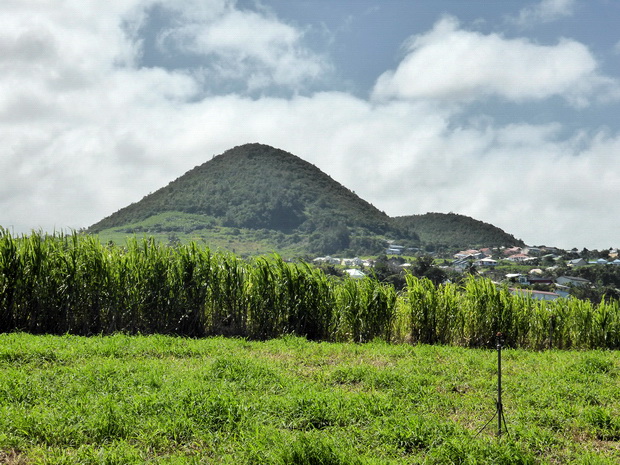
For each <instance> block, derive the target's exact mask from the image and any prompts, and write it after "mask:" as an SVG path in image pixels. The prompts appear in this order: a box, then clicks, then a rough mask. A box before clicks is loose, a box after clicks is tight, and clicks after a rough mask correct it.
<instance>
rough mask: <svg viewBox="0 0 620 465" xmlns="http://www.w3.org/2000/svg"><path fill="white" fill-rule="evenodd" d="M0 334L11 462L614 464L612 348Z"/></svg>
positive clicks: (617, 432)
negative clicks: (499, 419) (499, 350)
mask: <svg viewBox="0 0 620 465" xmlns="http://www.w3.org/2000/svg"><path fill="white" fill-rule="evenodd" d="M496 363H497V354H496V352H495V351H493V350H484V349H465V348H458V347H444V346H430V345H418V346H411V345H407V344H387V343H385V342H371V343H368V344H352V343H348V344H336V343H325V342H321V343H319V342H308V341H306V340H305V339H302V338H294V337H285V338H280V339H274V340H270V341H267V342H248V341H245V340H242V339H225V338H205V339H187V338H179V337H167V336H148V337H146V336H123V335H114V336H106V337H91V338H84V337H77V336H31V335H27V334H1V335H0V463H12V464H30V463H50V464H51V463H55V464H60V463H63V464H76V463H84V464H86V463H93V464H94V463H97V464H99V463H101V464H126V463H129V464H130V463H153V464H155V463H157V464H164V463H165V464H171V463H227V464H340V465H346V464H538V463H541V464H546V463H549V464H567V463H574V464H616V463H619V462H620V447H619V444H620V443H619V442H618V441H619V440H620V417H619V413H620V404H619V401H620V383H619V381H620V380H619V374H620V361H619V360H618V352H614V351H546V352H533V351H524V350H504V351H503V387H504V393H503V405H504V412H505V417H506V422H507V427H508V434H504V435H503V436H502V437H501V438H497V436H496V429H497V424H496V422H495V420H494V421H491V423H490V424H489V425H488V426H487V427H486V428H485V424H486V423H487V422H489V420H491V419H492V417H493V414H494V412H495V409H496V405H495V394H496V392H495V390H496V380H497V379H496Z"/></svg>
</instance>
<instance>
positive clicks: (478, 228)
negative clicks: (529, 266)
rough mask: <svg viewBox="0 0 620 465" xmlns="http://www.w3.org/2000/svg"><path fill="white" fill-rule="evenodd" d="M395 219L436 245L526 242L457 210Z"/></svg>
mask: <svg viewBox="0 0 620 465" xmlns="http://www.w3.org/2000/svg"><path fill="white" fill-rule="evenodd" d="M394 221H395V223H396V224H397V225H398V226H399V227H401V228H402V229H405V230H407V231H408V232H409V234H416V235H417V236H418V237H419V238H420V240H421V241H422V243H424V244H428V245H431V246H434V247H443V248H448V249H458V248H468V247H485V246H486V247H500V246H511V245H514V246H524V245H525V244H524V242H523V241H522V240H520V239H516V238H515V237H514V236H513V235H511V234H508V233H506V232H504V231H503V230H501V229H500V228H498V227H496V226H493V225H492V224H488V223H484V222H482V221H478V220H475V219H473V218H470V217H468V216H464V215H458V214H456V213H426V214H424V215H411V216H400V217H396V218H394Z"/></svg>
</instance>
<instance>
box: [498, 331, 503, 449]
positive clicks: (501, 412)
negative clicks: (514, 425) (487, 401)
mask: <svg viewBox="0 0 620 465" xmlns="http://www.w3.org/2000/svg"><path fill="white" fill-rule="evenodd" d="M502 418H503V408H502V339H501V335H500V334H498V335H497V437H501V436H502Z"/></svg>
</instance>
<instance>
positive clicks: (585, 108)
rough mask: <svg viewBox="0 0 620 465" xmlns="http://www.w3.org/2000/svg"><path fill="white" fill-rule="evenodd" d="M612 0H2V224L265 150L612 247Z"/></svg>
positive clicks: (93, 209) (381, 189) (339, 176)
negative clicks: (231, 155)
mask: <svg viewBox="0 0 620 465" xmlns="http://www.w3.org/2000/svg"><path fill="white" fill-rule="evenodd" d="M619 31H620V2H619V1H617V0H587V1H586V0H534V1H531V2H530V1H525V0H524V1H509V0H506V1H501V2H498V1H488V0H486V1H482V0H479V1H476V0H471V1H463V0H453V1H441V0H439V1H438V0H435V1H426V0H420V1H415V2H414V1H385V0H383V1H371V0H349V1H346V0H345V1H338V2H333V1H328V0H306V1H304V0H298V1H289V0H270V1H268V0H238V1H233V0H182V1H177V0H110V1H106V2H95V1H83V0H63V1H60V0H58V1H51V0H50V1H40V0H5V1H3V2H2V3H1V4H0V71H1V72H0V137H1V139H2V141H3V143H2V145H1V146H0V225H2V226H4V227H8V228H10V229H12V230H13V231H15V232H17V233H22V232H23V233H27V232H29V231H30V230H31V229H39V228H42V229H44V230H53V229H63V228H81V227H87V226H89V225H90V224H93V223H94V222H96V221H98V220H99V219H101V218H103V217H104V216H107V215H109V214H111V213H113V212H114V211H116V210H118V209H119V208H121V207H123V206H125V205H127V204H128V203H131V202H135V201H138V200H140V199H141V198H142V197H143V196H144V195H146V194H148V193H149V192H152V191H154V190H156V189H158V188H159V187H162V186H164V185H166V184H167V183H168V182H170V181H172V180H173V179H175V178H176V177H178V176H180V175H182V174H183V173H185V172H186V171H187V170H189V169H191V168H192V167H194V166H196V165H199V164H202V163H204V162H205V161H207V160H209V159H210V158H211V157H212V156H213V155H216V154H219V153H222V152H223V151H225V150H227V149H229V148H232V147H234V146H236V145H240V144H243V143H247V142H261V143H265V144H269V145H273V146H275V147H278V148H281V149H283V150H286V151H288V152H291V153H294V154H296V155H298V156H300V157H302V158H304V159H305V160H307V161H309V162H311V163H313V164H315V165H317V166H318V167H319V168H320V169H322V170H323V171H324V172H326V173H327V174H329V175H330V176H332V177H333V178H334V179H336V180H337V181H339V182H341V183H342V184H344V185H345V186H346V187H348V188H350V189H352V190H354V191H355V192H356V193H357V194H358V195H360V196H361V197H362V198H364V199H366V200H368V201H370V202H371V203H373V204H374V205H375V206H377V207H378V208H380V209H381V210H384V211H385V212H386V213H388V214H389V215H391V216H400V215H409V214H420V213H425V212H428V211H436V212H446V213H447V212H456V213H461V214H464V215H468V216H472V217H474V218H476V219H479V220H482V221H485V222H488V223H492V224H494V225H496V226H499V227H501V228H502V229H504V230H505V231H507V232H509V233H511V234H514V235H515V236H517V237H518V238H520V239H523V240H524V241H525V242H527V243H528V244H531V245H542V244H547V245H557V246H560V247H565V248H572V247H577V248H580V249H581V248H583V247H587V248H590V249H593V248H599V249H603V248H608V247H612V246H613V247H616V246H619V245H620V240H619V237H618V233H617V231H618V230H619V229H620V216H619V215H618V214H617V204H618V199H619V198H620V196H619V194H620V170H619V168H620V159H619V157H620V127H619V126H620V121H619V118H618V116H617V115H618V110H619V109H620V32H619Z"/></svg>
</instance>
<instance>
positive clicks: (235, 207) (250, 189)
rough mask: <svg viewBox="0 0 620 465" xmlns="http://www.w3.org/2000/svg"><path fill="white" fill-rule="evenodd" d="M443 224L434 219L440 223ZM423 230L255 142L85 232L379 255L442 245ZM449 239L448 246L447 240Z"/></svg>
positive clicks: (492, 233)
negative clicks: (250, 241) (274, 243)
mask: <svg viewBox="0 0 620 465" xmlns="http://www.w3.org/2000/svg"><path fill="white" fill-rule="evenodd" d="M431 215H433V214H431ZM434 215H443V214H434ZM174 218H177V219H178V221H177V223H176V224H175V219H174ZM459 218H461V219H462V221H461V222H462V223H463V224H465V223H467V224H469V225H470V226H471V227H474V228H479V227H480V225H481V224H486V223H482V222H477V220H473V219H470V220H472V221H473V222H472V221H469V220H465V218H467V217H463V216H461V215H457V218H454V217H451V220H452V222H453V223H454V225H457V224H458V223H459V221H458V220H459ZM438 222H440V221H439V220H438V217H434V224H438ZM476 222H477V223H476ZM423 224H424V215H412V216H409V217H397V218H391V217H389V216H388V215H387V214H386V213H385V212H382V211H380V210H379V209H378V208H376V207H375V206H374V205H372V204H371V203H369V202H367V201H366V200H364V199H362V198H360V197H359V196H357V195H356V194H355V193H354V192H352V191H351V190H349V189H347V188H346V187H345V186H343V185H341V184H340V183H338V182H337V181H335V180H333V179H332V178H331V177H330V176H329V175H328V174H326V173H324V172H323V171H321V170H320V169H319V168H317V167H316V166H315V165H313V164H311V163H309V162H307V161H305V160H303V159H301V158H300V157H298V156H296V155H293V154H291V153H288V152H285V151H284V150H280V149H276V148H273V147H270V146H268V145H263V144H259V143H252V144H244V145H240V146H237V147H234V148H232V149H229V150H227V151H225V152H223V153H222V154H219V155H216V156H214V157H213V158H212V159H211V160H209V161H207V162H205V163H203V164H201V165H198V166H195V167H194V168H192V169H191V170H189V171H188V172H186V173H185V174H183V175H182V176H180V177H178V178H177V179H175V180H173V181H172V182H170V183H169V184H168V185H166V186H164V187H162V188H160V189H158V190H157V191H155V192H153V193H151V194H149V195H147V196H145V197H144V198H143V199H142V200H140V201H138V202H136V203H132V204H130V205H128V206H126V207H124V208H121V209H120V210H118V211H116V212H114V213H113V214H112V215H109V216H107V217H106V218H103V219H102V220H101V221H99V222H97V223H95V224H93V225H92V226H90V227H89V228H88V229H87V230H86V232H87V233H93V234H100V235H102V234H104V235H105V234H106V232H107V233H109V232H111V231H115V232H117V233H122V232H124V233H132V232H134V233H135V232H144V233H153V232H155V233H175V232H177V233H181V232H182V233H184V234H185V233H186V234H190V233H191V234H194V235H195V236H196V237H202V239H203V240H204V241H205V242H207V243H208V242H209V238H210V237H211V238H212V236H213V234H214V232H218V234H223V235H224V236H226V235H231V234H232V235H238V234H239V232H238V231H239V230H242V231H246V232H247V231H261V234H263V236H264V235H265V233H264V231H271V232H273V234H271V235H272V236H276V237H277V238H278V240H279V242H280V245H282V243H283V242H287V243H290V245H293V243H294V242H295V241H297V242H298V244H297V245H298V249H299V250H300V251H304V250H305V251H307V252H308V253H322V252H323V253H333V252H338V251H341V250H352V251H353V250H355V251H359V252H364V251H366V252H371V251H373V252H376V251H378V250H380V249H381V248H382V247H383V245H384V244H385V243H386V241H387V240H388V239H393V240H398V241H400V242H404V243H405V244H406V245H408V246H420V245H422V244H423V243H426V244H432V243H434V242H437V241H434V239H433V238H432V237H431V236H432V228H429V227H425V226H424V225H423ZM180 225H181V226H180ZM487 226H488V227H485V228H486V233H484V231H483V232H482V233H480V234H479V236H480V237H481V238H482V239H484V235H485V234H487V235H488V237H492V238H493V242H494V243H492V244H485V245H489V246H494V245H517V244H518V243H519V241H518V240H517V239H515V238H514V237H513V236H511V235H509V234H507V233H505V232H504V231H502V230H501V229H499V228H496V227H494V226H492V225H487ZM485 228H483V229H485ZM457 229H459V231H462V230H463V228H462V227H461V226H459V228H457ZM197 231H198V232H197ZM420 234H421V235H422V236H420ZM250 236H251V234H250ZM282 237H284V239H282ZM422 237H423V238H424V239H422V240H421V238H422ZM442 237H443V239H442V241H443V242H445V239H446V237H447V236H445V235H444V236H442ZM442 241H439V242H438V243H442ZM457 242H458V241H457ZM499 242H506V244H499Z"/></svg>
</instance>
